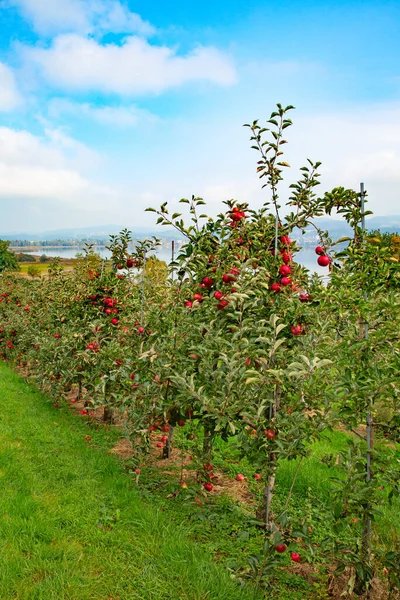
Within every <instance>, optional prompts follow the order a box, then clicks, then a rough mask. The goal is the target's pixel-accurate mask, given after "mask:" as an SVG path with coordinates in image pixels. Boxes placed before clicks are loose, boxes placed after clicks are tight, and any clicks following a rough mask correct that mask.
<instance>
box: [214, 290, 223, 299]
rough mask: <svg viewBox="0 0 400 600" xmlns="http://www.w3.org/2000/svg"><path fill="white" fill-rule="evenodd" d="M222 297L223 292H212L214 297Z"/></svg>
mask: <svg viewBox="0 0 400 600" xmlns="http://www.w3.org/2000/svg"><path fill="white" fill-rule="evenodd" d="M223 297H224V294H223V293H222V292H218V291H217V292H214V298H216V299H217V300H221V298H223Z"/></svg>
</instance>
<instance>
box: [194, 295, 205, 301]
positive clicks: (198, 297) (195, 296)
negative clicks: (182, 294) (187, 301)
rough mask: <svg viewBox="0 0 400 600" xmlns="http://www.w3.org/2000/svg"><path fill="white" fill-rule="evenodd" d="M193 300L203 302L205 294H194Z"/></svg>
mask: <svg viewBox="0 0 400 600" xmlns="http://www.w3.org/2000/svg"><path fill="white" fill-rule="evenodd" d="M193 300H197V301H198V302H201V301H202V300H203V296H202V295H201V294H194V296H193Z"/></svg>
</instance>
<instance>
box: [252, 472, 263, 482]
mask: <svg viewBox="0 0 400 600" xmlns="http://www.w3.org/2000/svg"><path fill="white" fill-rule="evenodd" d="M253 477H254V479H255V480H256V481H260V479H261V475H260V474H259V473H254V475H253Z"/></svg>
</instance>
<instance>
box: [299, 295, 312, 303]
mask: <svg viewBox="0 0 400 600" xmlns="http://www.w3.org/2000/svg"><path fill="white" fill-rule="evenodd" d="M299 300H300V302H311V300H312V296H311V294H299Z"/></svg>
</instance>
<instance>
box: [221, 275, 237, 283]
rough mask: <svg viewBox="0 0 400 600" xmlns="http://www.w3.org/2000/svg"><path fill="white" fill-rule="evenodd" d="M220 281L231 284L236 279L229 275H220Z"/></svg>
mask: <svg viewBox="0 0 400 600" xmlns="http://www.w3.org/2000/svg"><path fill="white" fill-rule="evenodd" d="M222 281H223V282H224V283H231V281H236V278H235V277H234V276H233V275H230V274H229V273H224V275H222Z"/></svg>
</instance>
